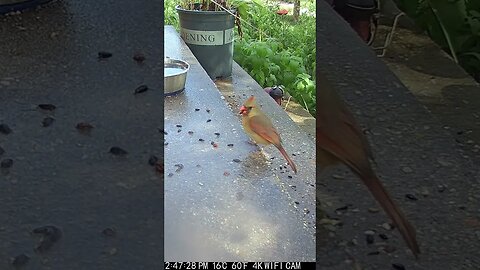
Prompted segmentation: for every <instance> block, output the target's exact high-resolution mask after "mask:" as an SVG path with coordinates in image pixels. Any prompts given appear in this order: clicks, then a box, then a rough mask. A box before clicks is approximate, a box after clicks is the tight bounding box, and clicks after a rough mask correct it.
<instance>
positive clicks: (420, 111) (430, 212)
mask: <svg viewBox="0 0 480 270" xmlns="http://www.w3.org/2000/svg"><path fill="white" fill-rule="evenodd" d="M317 8H318V16H317V19H318V20H319V21H320V22H321V23H319V24H318V26H317V30H318V39H319V46H318V47H317V56H318V63H319V72H323V73H325V75H326V76H327V77H328V79H330V81H331V82H332V83H333V84H334V85H336V87H337V89H338V91H339V92H340V93H341V95H342V96H343V97H344V98H345V100H346V101H347V103H348V104H349V105H350V108H351V109H352V111H353V112H354V113H355V114H356V116H357V118H358V120H359V122H360V123H361V125H362V126H364V127H366V128H368V130H369V132H368V138H369V140H370V142H371V144H372V148H373V152H374V156H375V158H376V160H377V163H378V166H377V168H376V171H377V172H378V174H379V176H380V178H381V179H382V180H383V182H384V183H385V185H386V187H387V188H388V190H389V191H390V193H391V194H392V195H393V197H394V198H395V199H396V200H397V201H398V204H399V205H400V206H401V207H402V208H403V209H404V212H405V213H406V215H407V216H408V217H409V219H410V220H411V222H412V223H413V225H414V226H415V227H416V229H417V236H418V241H419V244H420V248H421V250H422V254H421V255H420V258H419V259H418V260H415V259H414V257H413V256H412V255H411V253H409V252H408V251H407V248H406V246H405V244H404V242H403V240H401V239H400V236H399V234H398V232H397V231H393V232H392V231H387V230H385V228H384V227H383V226H382V224H383V223H385V222H386V221H387V218H386V216H385V214H384V213H383V212H375V211H368V209H369V208H372V207H377V206H376V203H375V202H374V201H373V199H372V198H371V196H370V195H369V194H368V193H367V191H366V188H364V187H363V186H362V184H361V183H360V181H359V180H358V179H356V178H355V177H354V176H353V175H352V174H351V173H350V172H348V171H347V170H345V169H344V168H337V169H335V170H331V171H329V172H326V173H325V175H322V176H320V177H321V179H320V181H321V182H320V183H317V187H318V188H319V189H322V190H323V191H322V192H327V193H328V195H329V196H327V198H325V200H323V201H322V208H323V210H325V212H327V214H329V215H330V217H331V218H338V219H339V220H340V221H341V222H342V226H336V227H333V228H332V227H328V226H324V227H323V228H322V226H318V227H319V230H318V234H317V236H318V238H317V266H318V267H319V268H320V267H322V268H321V269H347V268H349V267H350V266H353V265H354V264H353V262H355V263H356V264H357V265H359V266H360V267H362V269H390V268H392V266H391V264H392V263H401V264H403V265H404V266H405V269H477V268H478V267H479V265H480V257H479V256H478V250H480V241H479V238H478V230H479V224H480V222H479V214H480V213H479V212H478V209H479V199H480V198H479V196H478V194H480V183H479V179H480V176H479V171H478V164H474V163H473V162H472V160H470V159H467V158H464V157H463V156H462V155H461V152H460V149H459V148H458V147H457V146H456V145H455V143H454V141H453V139H452V137H451V135H450V134H449V133H448V132H447V131H446V130H444V129H443V128H442V125H441V124H440V123H439V122H438V121H437V119H436V118H435V117H432V115H430V114H429V113H428V112H427V110H426V109H425V108H424V107H423V106H422V105H420V104H419V103H418V102H417V101H416V99H415V97H414V96H413V95H412V94H411V93H410V91H408V89H406V88H405V87H404V86H403V85H402V84H401V83H400V81H399V80H398V79H397V78H396V77H395V76H394V75H393V73H392V72H390V71H389V70H388V68H387V67H386V66H385V65H384V64H383V63H381V60H379V59H377V58H376V57H375V54H374V53H373V52H372V51H371V50H370V49H369V48H368V47H367V46H366V45H365V44H363V43H362V42H361V41H360V39H359V38H358V37H357V35H355V33H353V31H352V30H351V29H350V28H349V27H348V25H347V24H346V23H345V22H344V21H342V20H339V19H338V17H337V16H336V15H335V14H334V13H333V11H332V10H331V9H330V8H329V7H328V6H327V5H326V4H325V3H323V2H320V3H319V5H318V7H317ZM406 167H408V168H409V169H405V168H406ZM410 171H411V172H410ZM332 176H334V177H332ZM339 178H341V179H339ZM321 183H323V184H324V185H322V184H321ZM406 194H414V195H415V196H416V197H417V198H418V200H417V201H412V200H409V199H407V198H406V197H405V195H406ZM342 206H348V207H347V209H346V210H338V211H335V210H336V209H337V208H339V207H342ZM327 229H330V231H328V230H327ZM367 230H374V231H376V232H377V234H379V233H384V234H386V235H387V237H388V238H389V239H388V240H386V241H385V240H381V239H380V238H379V237H375V243H374V244H370V245H368V244H367V243H366V241H365V235H364V232H365V231H367ZM382 246H384V247H385V246H389V248H388V249H387V250H389V251H391V252H390V253H388V252H385V251H381V252H380V254H379V255H368V254H369V253H370V252H373V251H377V250H379V249H381V247H382ZM345 250H348V252H349V254H350V255H347V253H346V252H345ZM383 250H385V248H383ZM349 265H350V266H349Z"/></svg>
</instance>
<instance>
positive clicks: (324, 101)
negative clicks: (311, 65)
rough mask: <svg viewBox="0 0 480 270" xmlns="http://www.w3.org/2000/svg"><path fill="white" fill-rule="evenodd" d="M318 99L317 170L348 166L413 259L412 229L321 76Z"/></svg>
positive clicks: (415, 247)
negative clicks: (340, 164) (377, 204)
mask: <svg viewBox="0 0 480 270" xmlns="http://www.w3.org/2000/svg"><path fill="white" fill-rule="evenodd" d="M317 77H318V78H319V79H320V91H319V92H318V97H317V102H318V103H317V126H316V133H317V134H316V136H317V162H318V164H319V165H320V168H322V169H323V168H325V167H328V166H331V165H335V164H338V163H343V164H345V165H346V166H348V167H349V168H350V169H351V170H352V171H353V172H354V173H355V174H356V175H357V176H358V177H359V178H360V179H362V181H363V183H364V184H365V185H366V186H367V188H368V189H369V190H370V192H371V193H372V195H373V197H375V199H376V200H377V201H378V203H379V204H380V205H381V206H382V208H383V209H384V210H385V212H386V213H387V214H388V215H389V216H390V218H391V219H392V220H393V222H394V223H395V225H396V227H398V229H399V231H400V233H401V234H402V236H403V238H404V239H405V241H406V243H407V245H408V247H409V248H410V249H411V250H412V252H413V254H414V255H415V257H417V256H418V254H419V253H420V248H419V247H418V244H417V240H416V236H415V229H414V228H413V227H412V225H410V223H409V222H408V221H407V219H406V218H405V216H404V214H403V213H402V211H401V210H400V208H399V207H398V206H397V205H396V204H395V202H394V201H393V200H392V198H391V197H390V195H389V194H388V192H387V191H386V190H385V188H384V187H383V185H382V183H381V182H380V180H379V179H378V177H377V176H376V174H375V172H374V171H373V169H372V167H371V165H370V161H369V158H371V157H372V156H371V152H370V148H369V146H368V142H367V139H366V137H365V136H364V134H363V133H362V131H361V129H360V127H359V126H358V124H357V123H356V121H355V119H354V118H353V115H352V114H351V113H350V112H349V111H348V109H347V107H346V106H345V104H344V103H343V102H342V100H341V99H340V97H339V96H338V95H337V93H336V92H335V90H334V89H333V88H332V87H331V85H329V84H328V82H327V81H326V80H325V79H324V77H323V76H322V74H317Z"/></svg>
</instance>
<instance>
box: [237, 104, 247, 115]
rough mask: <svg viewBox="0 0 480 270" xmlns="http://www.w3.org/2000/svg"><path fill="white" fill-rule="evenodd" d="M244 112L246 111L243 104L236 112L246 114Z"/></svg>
mask: <svg viewBox="0 0 480 270" xmlns="http://www.w3.org/2000/svg"><path fill="white" fill-rule="evenodd" d="M246 113H247V108H245V106H242V107H240V111H239V112H238V114H246Z"/></svg>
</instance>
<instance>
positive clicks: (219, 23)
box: [176, 6, 235, 79]
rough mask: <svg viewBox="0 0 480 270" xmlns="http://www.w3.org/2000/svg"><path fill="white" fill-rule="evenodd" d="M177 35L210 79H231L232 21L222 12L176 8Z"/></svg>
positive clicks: (230, 17) (231, 17)
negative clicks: (178, 34) (178, 21)
mask: <svg viewBox="0 0 480 270" xmlns="http://www.w3.org/2000/svg"><path fill="white" fill-rule="evenodd" d="M176 10H177V12H178V16H179V19H180V35H181V37H182V39H183V41H184V42H185V43H186V44H187V46H188V48H190V50H191V51H192V53H193V55H195V57H196V58H197V59H198V62H199V63H200V65H202V67H203V69H205V71H206V72H207V74H208V76H210V78H212V79H216V78H227V77H230V76H231V75H232V63H233V42H234V26H235V19H234V17H233V16H232V15H231V14H229V13H227V12H226V11H196V10H185V9H182V8H181V7H180V6H177V7H176Z"/></svg>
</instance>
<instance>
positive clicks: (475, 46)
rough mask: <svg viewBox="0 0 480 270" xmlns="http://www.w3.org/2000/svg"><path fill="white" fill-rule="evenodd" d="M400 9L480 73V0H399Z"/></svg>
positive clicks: (468, 69)
mask: <svg viewBox="0 0 480 270" xmlns="http://www.w3.org/2000/svg"><path fill="white" fill-rule="evenodd" d="M396 2H397V4H398V6H399V7H400V9H402V10H403V11H404V12H405V13H407V14H408V15H409V16H410V17H411V18H413V19H414V20H415V22H416V23H417V24H418V25H419V26H420V27H421V28H422V29H425V30H426V31H427V33H428V34H429V36H430V37H431V38H432V39H433V40H434V41H435V42H436V43H437V44H439V45H440V46H441V47H442V48H443V49H444V50H445V51H447V52H449V53H450V54H451V55H452V57H453V58H454V59H455V60H456V61H458V63H459V64H460V65H461V66H463V68H465V70H466V71H467V72H469V73H470V74H472V75H474V76H475V75H477V76H478V74H480V1H479V0H449V1H446V0H444V1H433V0H396Z"/></svg>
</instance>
